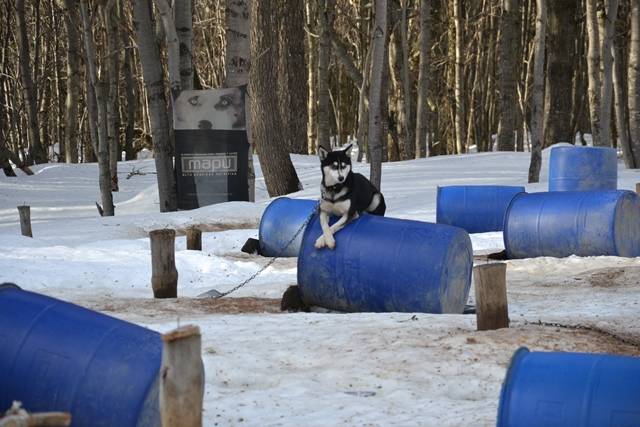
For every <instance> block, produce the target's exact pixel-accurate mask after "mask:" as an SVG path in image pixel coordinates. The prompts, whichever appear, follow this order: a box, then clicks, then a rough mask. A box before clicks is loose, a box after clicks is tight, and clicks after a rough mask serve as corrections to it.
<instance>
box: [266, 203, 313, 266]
mask: <svg viewBox="0 0 640 427" xmlns="http://www.w3.org/2000/svg"><path fill="white" fill-rule="evenodd" d="M317 203H318V202H317V201H316V200H306V199H290V198H289V197H279V198H277V199H275V200H274V201H272V202H271V203H269V206H267V208H266V209H265V210H264V213H263V214H262V218H261V219H260V228H259V230H258V239H259V241H260V254H261V255H264V256H270V257H275V256H278V257H297V256H298V252H300V243H301V242H302V234H303V232H304V230H300V229H301V228H302V227H303V226H304V223H305V222H306V221H307V220H308V219H309V217H310V216H311V215H312V214H313V213H314V212H315V209H316V205H317ZM296 233H297V236H296ZM292 239H293V241H292Z"/></svg>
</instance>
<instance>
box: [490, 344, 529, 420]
mask: <svg viewBox="0 0 640 427" xmlns="http://www.w3.org/2000/svg"><path fill="white" fill-rule="evenodd" d="M529 353H530V350H529V348H527V347H520V348H518V349H517V350H516V351H515V352H514V353H513V355H512V356H511V360H510V361H509V367H508V368H507V373H506V374H505V376H504V381H502V388H501V390H500V402H499V403H498V422H497V424H496V427H501V426H506V425H507V424H506V423H507V421H508V416H509V405H508V403H509V401H510V399H511V394H512V393H511V391H512V389H513V377H514V376H515V374H516V370H517V368H518V365H519V364H520V362H521V361H522V359H524V358H525V357H526V356H527V355H528V354H529Z"/></svg>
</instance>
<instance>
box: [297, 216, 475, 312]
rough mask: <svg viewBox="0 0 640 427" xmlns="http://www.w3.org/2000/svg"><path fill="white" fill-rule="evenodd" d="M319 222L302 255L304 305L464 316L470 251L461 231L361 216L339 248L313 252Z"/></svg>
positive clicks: (341, 234) (312, 225)
mask: <svg viewBox="0 0 640 427" xmlns="http://www.w3.org/2000/svg"><path fill="white" fill-rule="evenodd" d="M321 234H322V230H321V227H320V223H319V221H318V218H317V216H316V217H314V219H313V220H312V221H311V223H310V224H309V225H308V226H307V229H306V230H305V233H304V237H303V239H302V247H301V248H300V255H299V256H298V285H299V286H300V293H301V296H302V300H303V301H304V302H305V304H307V305H309V306H320V307H325V308H329V309H333V310H339V311H348V312H390V311H398V312H422V313H462V312H463V310H464V307H465V303H466V302H467V298H468V296H469V287H470V286H471V269H472V267H473V250H472V248H471V239H470V238H469V234H468V233H467V232H466V231H464V230H463V229H461V228H458V227H452V226H449V225H442V224H431V223H427V222H420V221H410V220H404V219H396V218H386V217H381V216H376V215H366V214H365V215H362V216H361V217H360V218H358V219H357V220H355V221H353V222H351V223H350V224H348V225H347V226H346V227H345V228H344V229H342V230H341V231H339V232H337V233H336V234H335V236H334V237H335V240H336V247H335V249H333V250H331V249H328V248H326V247H325V248H322V249H316V248H315V246H314V243H315V241H316V239H317V238H318V237H319V236H320V235H321Z"/></svg>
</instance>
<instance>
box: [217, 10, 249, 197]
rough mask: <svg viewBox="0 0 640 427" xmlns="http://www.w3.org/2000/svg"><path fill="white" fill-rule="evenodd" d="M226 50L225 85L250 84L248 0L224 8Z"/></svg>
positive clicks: (247, 113) (246, 104)
mask: <svg viewBox="0 0 640 427" xmlns="http://www.w3.org/2000/svg"><path fill="white" fill-rule="evenodd" d="M225 19H226V35H227V50H226V52H225V55H226V61H225V71H226V78H225V86H227V87H237V86H242V85H246V84H249V70H250V69H251V0H227V8H226V15H225ZM251 99H252V97H251V94H249V96H247V97H245V107H244V108H245V114H246V119H247V127H246V129H247V139H248V140H249V145H250V146H249V150H248V156H249V159H248V162H249V171H248V181H249V201H251V202H253V201H254V200H255V197H256V173H255V169H254V166H253V151H254V149H255V147H254V145H253V138H252V135H251V128H252V126H251Z"/></svg>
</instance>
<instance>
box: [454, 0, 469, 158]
mask: <svg viewBox="0 0 640 427" xmlns="http://www.w3.org/2000/svg"><path fill="white" fill-rule="evenodd" d="M453 12H454V14H453V20H454V23H455V27H456V46H455V49H456V56H455V58H456V59H455V106H456V108H455V128H456V153H457V154H462V153H464V152H466V149H465V141H466V139H467V138H466V137H465V131H466V128H465V125H464V121H465V111H466V108H465V102H464V100H465V90H464V65H463V63H464V57H463V55H464V22H463V19H464V17H463V16H462V0H453Z"/></svg>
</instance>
